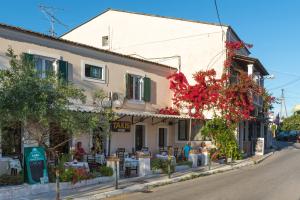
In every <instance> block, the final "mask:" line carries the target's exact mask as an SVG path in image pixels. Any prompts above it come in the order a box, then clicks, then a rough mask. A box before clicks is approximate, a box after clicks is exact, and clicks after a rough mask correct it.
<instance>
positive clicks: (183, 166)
mask: <svg viewBox="0 0 300 200" xmlns="http://www.w3.org/2000/svg"><path fill="white" fill-rule="evenodd" d="M188 169H190V166H188V165H178V166H176V167H175V172H178V171H183V170H188Z"/></svg>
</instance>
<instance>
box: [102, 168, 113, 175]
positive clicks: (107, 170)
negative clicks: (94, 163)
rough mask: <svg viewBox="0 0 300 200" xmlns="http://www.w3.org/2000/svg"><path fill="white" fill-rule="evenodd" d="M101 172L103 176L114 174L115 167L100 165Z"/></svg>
mask: <svg viewBox="0 0 300 200" xmlns="http://www.w3.org/2000/svg"><path fill="white" fill-rule="evenodd" d="M99 172H100V173H101V175H102V176H112V175H113V174H114V172H113V169H112V168H111V167H107V166H100V167H99Z"/></svg>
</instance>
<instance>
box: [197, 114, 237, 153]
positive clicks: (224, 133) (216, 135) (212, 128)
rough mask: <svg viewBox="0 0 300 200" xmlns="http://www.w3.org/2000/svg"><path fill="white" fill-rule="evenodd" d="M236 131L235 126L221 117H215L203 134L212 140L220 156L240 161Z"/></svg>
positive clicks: (207, 124) (204, 128)
mask: <svg viewBox="0 0 300 200" xmlns="http://www.w3.org/2000/svg"><path fill="white" fill-rule="evenodd" d="M235 129H236V126H235V125H234V124H228V123H227V121H226V120H225V119H223V118H221V117H214V118H213V119H212V120H209V121H208V122H207V123H206V124H205V125H204V126H203V128H202V129H201V133H202V134H203V136H205V137H209V138H210V139H212V141H213V142H214V143H215V145H216V147H217V148H218V152H219V153H220V155H222V156H226V158H233V159H239V158H240V152H239V149H238V144H237V141H236V138H235Z"/></svg>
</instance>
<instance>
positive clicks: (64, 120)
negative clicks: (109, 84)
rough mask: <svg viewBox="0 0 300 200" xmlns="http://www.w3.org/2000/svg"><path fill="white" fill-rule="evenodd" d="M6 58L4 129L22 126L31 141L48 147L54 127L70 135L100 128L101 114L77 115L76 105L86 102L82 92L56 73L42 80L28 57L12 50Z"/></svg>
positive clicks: (0, 99) (0, 100) (0, 103)
mask: <svg viewBox="0 0 300 200" xmlns="http://www.w3.org/2000/svg"><path fill="white" fill-rule="evenodd" d="M7 56H8V57H9V58H10V68H9V69H6V70H1V71H0V113H1V117H0V124H1V127H12V126H14V125H17V124H21V126H22V127H23V128H24V129H25V130H26V131H27V133H28V135H29V137H30V139H34V140H37V141H38V142H39V144H40V145H44V146H47V145H46V142H45V139H46V138H47V137H49V134H50V126H51V125H52V124H55V125H56V126H58V127H60V128H61V129H63V130H64V131H66V132H67V133H68V134H76V133H78V132H87V131H88V130H89V129H91V128H95V127H97V126H98V125H99V114H96V113H87V112H77V109H76V105H77V104H78V103H79V104H81V105H84V104H85V102H86V96H85V95H84V91H83V90H82V89H78V88H76V87H75V86H74V85H72V84H71V83H67V82H65V81H63V80H62V79H59V78H58V77H59V76H58V74H55V72H53V71H47V72H46V74H47V75H46V77H44V78H40V76H39V73H40V72H38V71H37V70H36V69H35V64H34V60H32V59H28V58H27V57H26V56H25V54H22V55H20V56H17V55H15V54H14V51H13V49H11V48H9V49H8V51H7ZM99 98H100V97H99ZM70 108H72V109H70Z"/></svg>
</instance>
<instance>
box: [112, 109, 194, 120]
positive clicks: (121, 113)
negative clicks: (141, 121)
mask: <svg viewBox="0 0 300 200" xmlns="http://www.w3.org/2000/svg"><path fill="white" fill-rule="evenodd" d="M115 113H116V114H117V115H119V116H134V117H153V118H163V119H191V117H190V116H187V115H165V114H158V113H153V112H144V111H129V110H117V111H115Z"/></svg>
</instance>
